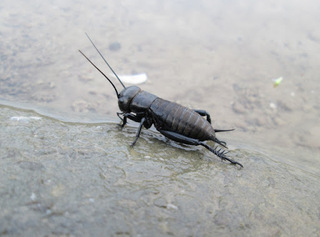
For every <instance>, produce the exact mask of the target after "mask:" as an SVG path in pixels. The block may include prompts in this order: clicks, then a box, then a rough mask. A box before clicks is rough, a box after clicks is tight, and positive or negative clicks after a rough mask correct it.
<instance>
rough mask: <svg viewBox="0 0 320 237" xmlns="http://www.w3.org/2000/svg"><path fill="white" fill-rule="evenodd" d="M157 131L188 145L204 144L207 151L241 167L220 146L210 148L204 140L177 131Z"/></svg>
mask: <svg viewBox="0 0 320 237" xmlns="http://www.w3.org/2000/svg"><path fill="white" fill-rule="evenodd" d="M159 132H160V133H162V134H163V135H164V136H166V137H167V138H169V139H172V140H174V141H177V142H181V143H185V144H189V145H196V146H197V145H201V146H204V147H205V148H207V149H208V150H209V151H211V152H212V153H213V154H215V155H216V156H218V157H219V158H221V159H222V160H227V161H229V162H230V163H231V164H233V165H239V166H241V167H243V165H242V164H240V163H239V162H236V161H234V160H232V159H230V158H228V157H226V156H225V155H226V154H227V153H228V151H225V150H222V148H220V149H219V150H218V149H217V148H212V147H210V146H208V145H207V144H206V143H205V142H202V141H199V140H198V139H194V138H190V137H186V136H183V135H181V134H179V133H175V132H172V131H166V130H159Z"/></svg>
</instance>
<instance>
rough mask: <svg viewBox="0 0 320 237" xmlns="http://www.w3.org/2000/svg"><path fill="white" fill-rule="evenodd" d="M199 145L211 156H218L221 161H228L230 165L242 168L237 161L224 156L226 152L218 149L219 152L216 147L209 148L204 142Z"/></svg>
mask: <svg viewBox="0 0 320 237" xmlns="http://www.w3.org/2000/svg"><path fill="white" fill-rule="evenodd" d="M199 145H201V146H204V147H205V148H207V149H208V150H209V151H211V152H212V153H213V154H215V155H216V156H218V157H219V158H221V159H222V160H227V161H229V162H230V163H231V164H233V165H239V166H241V167H242V168H243V165H242V164H240V163H239V162H237V161H234V160H232V159H230V158H228V157H226V156H225V154H227V153H228V151H227V152H226V151H225V150H222V148H220V149H219V150H218V149H217V147H215V148H212V147H210V146H208V145H207V144H206V143H205V142H199ZM221 150H222V151H221Z"/></svg>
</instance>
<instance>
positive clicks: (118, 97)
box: [79, 50, 119, 98]
mask: <svg viewBox="0 0 320 237" xmlns="http://www.w3.org/2000/svg"><path fill="white" fill-rule="evenodd" d="M79 52H80V53H81V54H82V55H83V57H85V58H86V59H87V60H88V61H89V63H91V64H92V66H94V67H95V68H96V69H97V70H98V71H99V72H100V73H101V74H102V75H103V76H104V77H105V78H106V79H107V80H108V81H109V82H110V83H111V85H112V86H113V88H114V90H115V91H116V93H117V97H118V98H119V93H118V91H117V88H116V87H115V85H114V84H113V83H112V81H111V80H110V79H109V78H108V77H107V76H106V75H105V74H104V73H103V72H102V71H101V70H100V69H99V68H98V67H97V66H96V65H94V63H93V62H91V60H90V59H89V58H88V57H87V56H86V55H85V54H84V53H82V52H81V50H79Z"/></svg>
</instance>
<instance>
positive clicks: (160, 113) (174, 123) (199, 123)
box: [79, 34, 243, 167]
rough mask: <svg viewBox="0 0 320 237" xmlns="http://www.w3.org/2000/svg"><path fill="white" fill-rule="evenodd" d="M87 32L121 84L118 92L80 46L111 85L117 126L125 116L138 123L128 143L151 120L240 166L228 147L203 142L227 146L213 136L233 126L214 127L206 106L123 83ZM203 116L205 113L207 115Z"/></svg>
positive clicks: (168, 133) (164, 131)
mask: <svg viewBox="0 0 320 237" xmlns="http://www.w3.org/2000/svg"><path fill="white" fill-rule="evenodd" d="M86 35H87V37H88V39H89V40H90V42H91V43H92V45H93V46H94V47H95V49H96V50H97V52H98V53H99V54H100V56H101V57H102V59H103V60H104V62H105V63H106V64H107V65H108V67H109V68H110V70H111V71H112V72H113V74H114V75H115V76H116V78H117V79H118V80H119V82H120V83H121V85H122V86H123V88H124V89H123V90H122V91H121V92H120V93H118V90H117V88H116V87H115V85H114V84H113V83H112V81H111V80H110V79H109V78H108V77H107V76H106V75H105V74H104V73H103V72H102V71H101V70H100V69H99V68H98V67H97V66H96V65H95V64H93V62H92V61H91V60H90V59H89V58H88V57H87V56H86V55H85V54H84V53H82V51H81V50H79V52H80V53H81V54H82V55H83V56H84V57H85V58H86V59H87V60H88V61H89V62H90V63H91V64H92V65H93V66H94V67H95V68H96V69H97V70H98V71H99V72H100V73H101V74H102V75H103V76H104V77H105V78H106V79H107V80H108V81H109V82H110V83H111V85H112V86H113V88H114V90H115V92H116V94H117V97H118V105H119V108H120V110H121V111H122V112H120V113H119V112H118V113H117V115H118V117H119V118H120V119H121V120H122V124H120V126H121V127H122V128H123V127H124V126H125V125H126V123H127V119H130V120H133V121H135V122H138V123H140V125H139V128H138V131H137V134H136V138H135V140H134V141H133V143H132V144H131V146H134V144H135V143H136V142H137V140H138V138H139V136H140V132H141V129H142V126H144V127H145V128H146V129H149V128H150V127H151V126H152V124H153V125H154V126H155V128H156V129H157V130H158V131H159V132H160V133H161V134H163V135H164V136H166V137H167V138H169V139H172V140H174V141H177V142H181V143H184V144H189V145H195V146H198V145H201V146H204V147H205V148H207V149H208V150H209V151H211V152H212V153H213V154H215V155H216V156H218V157H220V158H221V159H222V160H227V161H229V162H230V163H231V164H233V165H239V166H241V167H243V165H242V164H240V163H239V162H236V161H234V160H232V159H230V158H228V157H226V154H227V153H228V151H226V150H223V149H222V148H220V149H218V147H217V146H215V147H210V146H209V145H207V144H206V143H205V141H208V140H211V141H213V142H215V143H218V144H219V145H221V146H222V147H224V148H227V147H226V143H225V142H223V141H220V140H219V139H218V138H217V137H216V136H215V133H217V132H227V131H232V130H234V129H228V130H221V129H214V128H213V127H212V125H211V118H210V115H209V114H208V113H207V112H206V111H205V110H192V109H189V108H187V107H184V106H182V105H179V104H177V103H174V102H171V101H167V100H164V99H161V98H159V97H158V96H156V95H153V94H151V93H149V92H146V91H143V90H141V89H140V88H139V87H137V86H129V87H125V86H124V84H123V83H122V81H121V80H120V78H119V77H118V75H117V74H116V73H115V72H114V71H113V69H112V68H111V66H110V65H109V63H108V62H107V61H106V59H105V58H104V57H103V55H102V54H101V53H100V51H99V50H98V48H97V47H96V46H95V44H94V43H93V41H92V40H91V38H90V37H89V36H88V34H86ZM204 117H206V119H205V118H204Z"/></svg>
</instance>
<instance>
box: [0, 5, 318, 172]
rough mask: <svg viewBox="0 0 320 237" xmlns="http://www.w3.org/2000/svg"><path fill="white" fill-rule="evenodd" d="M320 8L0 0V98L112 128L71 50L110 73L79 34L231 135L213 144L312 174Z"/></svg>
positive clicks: (108, 99) (120, 68)
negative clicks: (264, 156)
mask: <svg viewBox="0 0 320 237" xmlns="http://www.w3.org/2000/svg"><path fill="white" fill-rule="evenodd" d="M319 12H320V2H318V1H312V0H307V1H303V2H302V1H288V0H283V1H254V0H246V1H235V0H228V1H217V0H213V1H212V0H211V1H209V0H203V1H191V0H185V1H158V0H153V1H141V0H130V1H129V0H122V1H99V0H92V1H82V0H78V1H51V0H41V1H40V0H29V1H22V0H14V1H12V0H10V1H9V0H2V1H1V2H0V37H1V38H0V39H1V40H0V60H1V64H0V102H1V104H3V105H11V106H14V107H18V108H28V109H33V110H36V111H38V112H40V113H42V114H44V115H46V116H50V117H54V118H59V119H62V120H64V121H76V122H90V123H94V122H101V121H103V122H108V121H118V118H117V117H116V112H118V111H119V109H118V106H117V98H116V95H115V93H114V91H113V89H112V87H111V85H110V84H109V83H108V82H107V81H106V80H105V79H104V78H103V77H102V76H101V75H100V74H99V73H98V72H97V71H96V70H95V69H94V68H93V67H92V66H91V65H90V64H89V63H88V62H87V61H86V60H85V59H84V58H83V57H82V56H81V55H80V53H79V52H78V50H79V49H81V50H82V51H83V52H84V53H85V54H86V55H87V56H89V57H90V58H91V59H92V60H93V61H94V63H96V64H97V66H99V67H100V68H101V69H102V70H104V72H106V74H107V75H110V76H111V77H112V73H111V72H110V70H109V69H108V68H107V66H106V65H105V64H104V63H103V61H102V60H101V58H99V55H98V54H97V52H96V51H95V50H94V48H93V47H92V45H91V44H90V42H89V40H88V39H87V37H86V35H85V32H86V33H88V34H89V35H90V37H91V38H92V39H93V41H94V42H95V43H96V45H97V47H98V48H99V49H100V50H101V52H102V53H103V54H104V56H105V57H106V58H107V60H108V62H109V63H110V64H111V66H112V67H113V69H114V70H115V71H116V72H117V73H118V74H119V75H135V74H140V73H145V74H146V75H147V80H146V81H145V82H144V83H143V84H141V85H139V86H140V87H141V88H142V89H144V90H146V91H148V92H151V93H153V94H156V95H158V96H159V97H161V98H164V99H167V100H171V101H175V102H178V103H181V104H183V105H186V106H188V107H190V108H196V109H205V110H207V111H208V112H209V113H210V114H211V115H212V118H213V125H214V126H215V127H216V128H221V129H228V128H235V131H233V132H230V133H228V134H223V135H222V136H221V137H220V138H221V139H222V140H225V141H227V142H228V145H229V148H231V149H232V148H250V149H253V150H256V151H259V152H263V153H265V154H267V155H269V156H270V157H271V159H274V160H279V161H281V162H285V163H287V164H290V165H294V166H297V167H301V169H303V170H304V171H307V172H312V173H314V174H317V175H319V171H318V167H319V165H320V156H319V150H320V144H319V139H320V137H319V136H320V135H319V134H320V126H319V114H320V108H319V101H320V96H319V93H318V91H319V89H320V86H319V75H320V73H319V71H320V67H319V62H320V28H319V22H320V14H319ZM112 78H113V79H114V80H115V78H114V77H112ZM279 78H280V80H281V78H282V81H281V83H279V82H280V80H279V81H278V83H277V82H276V81H275V79H279ZM115 84H116V86H117V87H118V88H119V90H120V89H121V85H120V84H119V83H118V82H117V81H116V80H115ZM127 85H129V84H127Z"/></svg>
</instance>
